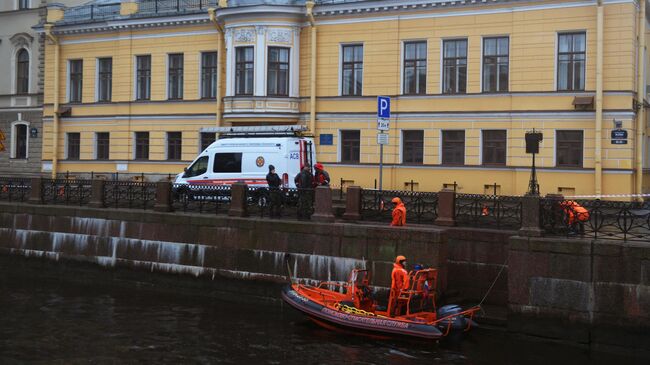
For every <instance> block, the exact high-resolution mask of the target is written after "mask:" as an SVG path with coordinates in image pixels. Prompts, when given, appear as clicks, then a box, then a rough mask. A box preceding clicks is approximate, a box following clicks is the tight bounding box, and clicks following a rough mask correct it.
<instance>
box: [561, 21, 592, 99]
mask: <svg viewBox="0 0 650 365" xmlns="http://www.w3.org/2000/svg"><path fill="white" fill-rule="evenodd" d="M576 35H582V36H584V41H583V44H584V51H579V52H576V51H573V50H572V51H571V52H560V45H561V37H563V36H571V47H573V44H574V37H575V36H576ZM555 39H556V43H557V45H556V48H555V52H556V56H555V67H556V71H555V90H556V91H560V92H563V91H567V92H576V91H585V89H586V87H587V31H585V30H582V31H567V32H558V33H557V37H556V38H555ZM563 55H567V56H570V60H569V61H568V64H569V66H571V67H569V66H567V75H566V78H567V80H566V81H567V87H566V88H560V80H561V77H560V76H561V75H560V72H561V67H560V57H561V56H563ZM576 55H582V74H581V75H580V77H581V81H582V87H580V88H576V87H575V81H576V80H575V74H574V73H573V71H575V64H576V60H575V56H576ZM569 75H572V76H573V77H572V78H569ZM569 84H570V85H569Z"/></svg>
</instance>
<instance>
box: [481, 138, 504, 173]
mask: <svg viewBox="0 0 650 365" xmlns="http://www.w3.org/2000/svg"><path fill="white" fill-rule="evenodd" d="M486 132H488V133H489V132H503V134H504V139H503V147H502V148H503V162H486V161H485V160H486V158H485V156H486V155H487V153H486V148H488V146H487V144H488V142H489V143H495V141H496V142H497V143H499V142H501V141H498V140H497V139H492V140H489V141H488V140H487V138H485V137H486V135H485V134H486ZM497 157H498V156H497ZM496 159H497V160H498V158H496ZM507 163H508V130H507V129H481V165H482V166H506V165H507Z"/></svg>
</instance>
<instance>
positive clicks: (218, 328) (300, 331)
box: [0, 273, 625, 364]
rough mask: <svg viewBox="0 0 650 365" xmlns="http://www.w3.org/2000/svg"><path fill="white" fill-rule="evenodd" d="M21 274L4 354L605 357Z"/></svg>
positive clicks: (266, 358)
mask: <svg viewBox="0 0 650 365" xmlns="http://www.w3.org/2000/svg"><path fill="white" fill-rule="evenodd" d="M15 274H17V273H13V275H11V277H8V276H6V275H3V276H2V277H0V364H14V363H15V364H22V363H30V364H32V363H36V364H103V363H108V364H125V363H126V364H129V363H152V364H561V363H567V364H569V363H570V364H582V363H585V364H587V363H601V362H603V363H604V362H605V361H606V359H604V358H601V357H598V358H597V359H596V360H594V359H590V355H589V354H588V353H586V352H585V350H583V349H578V348H572V347H566V346H564V345H559V344H548V343H541V342H536V341H535V342H533V341H529V340H523V339H513V338H510V337H509V336H508V335H507V334H505V333H504V332H502V331H494V330H491V331H490V330H479V331H477V332H475V333H473V334H472V335H471V336H469V337H468V338H466V339H465V341H464V342H463V343H462V344H460V345H452V344H444V343H443V344H433V343H421V342H415V343H414V342H408V341H403V340H401V341H400V340H375V339H369V338H365V337H357V336H350V335H347V334H341V333H334V332H330V331H328V330H325V329H322V328H320V327H318V326H316V325H314V324H312V323H311V322H310V321H308V320H307V319H305V317H303V316H302V315H300V314H299V313H297V312H295V311H294V310H293V309H291V308H289V307H288V306H286V305H282V304H281V303H280V302H277V303H275V304H273V303H260V304H258V305H255V303H254V300H249V301H239V302H224V301H219V300H216V299H212V298H206V297H202V296H198V295H187V294H182V295H181V294H178V295H174V294H161V293H159V292H154V291H149V290H140V289H137V288H123V287H117V286H101V287H98V286H91V285H86V284H80V283H77V282H71V281H64V280H58V279H48V280H44V279H36V278H21V277H20V276H16V275H15ZM18 274H19V273H18ZM188 280H191V279H188ZM610 363H611V362H610ZM616 363H625V361H618V362H616Z"/></svg>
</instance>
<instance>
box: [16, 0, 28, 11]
mask: <svg viewBox="0 0 650 365" xmlns="http://www.w3.org/2000/svg"><path fill="white" fill-rule="evenodd" d="M31 8H32V2H31V0H16V10H28V9H31Z"/></svg>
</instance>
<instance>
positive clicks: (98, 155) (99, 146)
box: [95, 132, 111, 161]
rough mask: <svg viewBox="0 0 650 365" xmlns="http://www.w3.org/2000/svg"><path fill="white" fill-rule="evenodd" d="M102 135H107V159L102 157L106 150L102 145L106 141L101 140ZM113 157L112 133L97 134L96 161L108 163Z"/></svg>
mask: <svg viewBox="0 0 650 365" xmlns="http://www.w3.org/2000/svg"><path fill="white" fill-rule="evenodd" d="M100 135H102V136H103V135H106V136H107V138H106V140H105V142H106V147H105V148H106V157H104V156H100V153H99V152H100V151H102V149H103V148H104V146H102V144H103V143H104V140H103V139H101V140H100V138H99V136H100ZM110 156H111V133H110V132H95V160H98V161H107V160H110Z"/></svg>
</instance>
